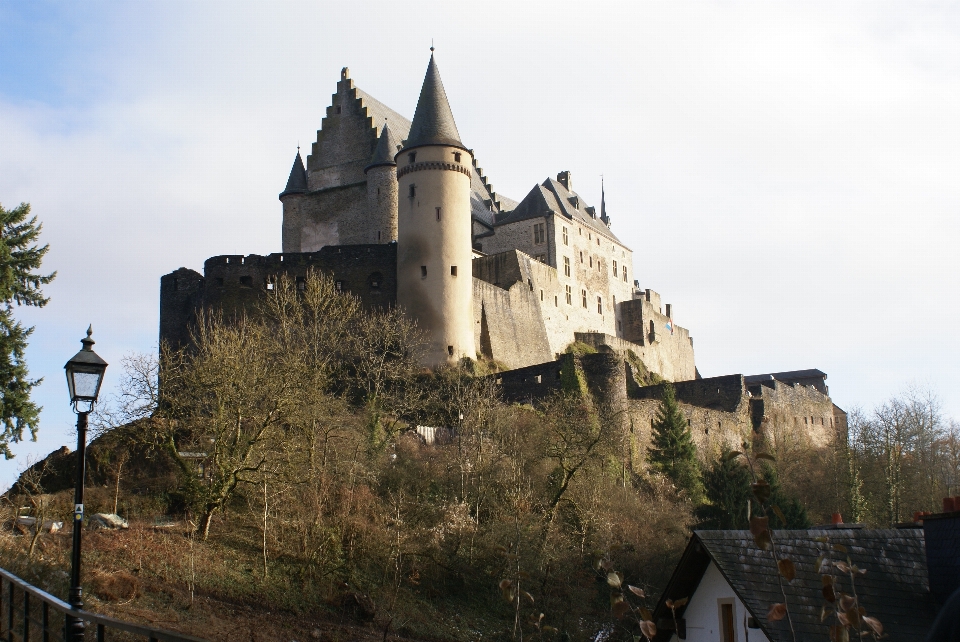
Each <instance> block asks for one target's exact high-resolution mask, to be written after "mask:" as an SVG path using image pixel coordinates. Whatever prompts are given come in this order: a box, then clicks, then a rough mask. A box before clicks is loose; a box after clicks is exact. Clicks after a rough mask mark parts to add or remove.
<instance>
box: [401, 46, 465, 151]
mask: <svg viewBox="0 0 960 642" xmlns="http://www.w3.org/2000/svg"><path fill="white" fill-rule="evenodd" d="M420 145H451V146H453V147H461V148H463V143H461V142H460V132H458V131H457V124H456V122H454V120H453V112H452V111H451V110H450V103H449V101H447V92H446V91H445V90H444V88H443V81H442V80H440V70H439V69H437V62H436V61H435V60H434V57H433V54H431V55H430V64H429V65H427V73H426V75H425V76H424V78H423V87H422V88H421V89H420V99H419V100H418V101H417V110H416V111H415V112H414V114H413V124H412V125H411V126H410V135H409V137H408V138H407V140H406V143H404V149H410V148H412V147H418V146H420ZM464 149H466V148H464Z"/></svg>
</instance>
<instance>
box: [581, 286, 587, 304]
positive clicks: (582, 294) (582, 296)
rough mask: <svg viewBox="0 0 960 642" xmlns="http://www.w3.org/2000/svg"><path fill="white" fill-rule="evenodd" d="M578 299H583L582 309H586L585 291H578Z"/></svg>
mask: <svg viewBox="0 0 960 642" xmlns="http://www.w3.org/2000/svg"><path fill="white" fill-rule="evenodd" d="M580 298H581V299H583V307H584V308H586V307H587V291H586V290H580Z"/></svg>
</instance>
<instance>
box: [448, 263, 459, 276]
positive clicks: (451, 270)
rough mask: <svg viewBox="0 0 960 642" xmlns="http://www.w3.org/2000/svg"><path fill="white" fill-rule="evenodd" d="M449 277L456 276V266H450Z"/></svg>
mask: <svg viewBox="0 0 960 642" xmlns="http://www.w3.org/2000/svg"><path fill="white" fill-rule="evenodd" d="M450 276H457V266H456V265H451V266H450Z"/></svg>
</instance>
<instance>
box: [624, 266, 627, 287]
mask: <svg viewBox="0 0 960 642" xmlns="http://www.w3.org/2000/svg"><path fill="white" fill-rule="evenodd" d="M623 282H624V283H626V282H627V266H626V265H624V266H623Z"/></svg>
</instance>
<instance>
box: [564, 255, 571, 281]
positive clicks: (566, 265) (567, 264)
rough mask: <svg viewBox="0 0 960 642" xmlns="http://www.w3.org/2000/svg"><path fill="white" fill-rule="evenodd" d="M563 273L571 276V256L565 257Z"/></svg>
mask: <svg viewBox="0 0 960 642" xmlns="http://www.w3.org/2000/svg"><path fill="white" fill-rule="evenodd" d="M563 275H564V276H570V257H569V256H565V257H563Z"/></svg>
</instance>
